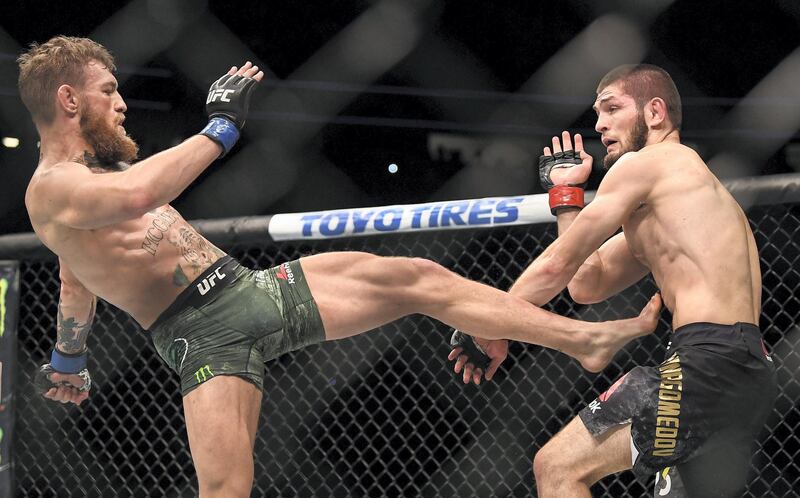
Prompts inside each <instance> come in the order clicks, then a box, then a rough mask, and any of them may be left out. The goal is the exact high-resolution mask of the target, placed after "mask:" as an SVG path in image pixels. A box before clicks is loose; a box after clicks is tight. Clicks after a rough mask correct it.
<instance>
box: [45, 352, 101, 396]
mask: <svg viewBox="0 0 800 498" xmlns="http://www.w3.org/2000/svg"><path fill="white" fill-rule="evenodd" d="M88 358H89V352H88V351H84V352H83V353H78V354H67V353H62V352H60V351H58V350H57V349H53V353H52V354H51V355H50V363H45V364H44V365H42V366H41V367H39V370H37V371H36V375H35V376H34V377H33V385H34V386H35V387H36V391H37V392H38V393H39V394H42V395H43V394H45V393H46V392H47V391H49V390H50V389H52V388H54V387H59V386H62V385H67V386H71V387H74V388H75V389H77V390H78V391H80V392H85V391H88V390H89V389H91V388H92V378H91V377H90V376H89V370H87V368H86V362H87V359H88ZM54 373H60V374H67V375H70V374H72V375H77V376H78V377H80V378H81V379H83V385H82V386H81V387H76V386H73V385H72V384H69V383H64V382H53V381H51V380H50V375H51V374H54Z"/></svg>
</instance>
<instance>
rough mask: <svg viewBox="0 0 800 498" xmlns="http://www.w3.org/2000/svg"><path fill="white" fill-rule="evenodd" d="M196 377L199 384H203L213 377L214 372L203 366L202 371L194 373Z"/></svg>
mask: <svg viewBox="0 0 800 498" xmlns="http://www.w3.org/2000/svg"><path fill="white" fill-rule="evenodd" d="M194 376H195V377H197V382H198V383H202V382H205V381H207V380H208V379H210V378H211V377H213V376H214V372H212V371H211V368H210V367H209V366H208V365H203V366H202V367H200V370H198V371H196V372H195V373H194Z"/></svg>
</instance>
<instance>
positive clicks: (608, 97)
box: [592, 95, 617, 112]
mask: <svg viewBox="0 0 800 498" xmlns="http://www.w3.org/2000/svg"><path fill="white" fill-rule="evenodd" d="M616 98H617V96H616V95H606V96H605V97H603V98H602V99H600V100H599V101H598V102H597V103H595V104H594V105H592V109H594V112H597V104H604V103H606V102H608V101H609V100H614V99H616Z"/></svg>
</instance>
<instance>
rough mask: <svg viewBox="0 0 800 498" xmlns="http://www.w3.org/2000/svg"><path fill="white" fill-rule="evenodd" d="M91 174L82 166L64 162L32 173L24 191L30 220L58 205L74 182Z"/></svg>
mask: <svg viewBox="0 0 800 498" xmlns="http://www.w3.org/2000/svg"><path fill="white" fill-rule="evenodd" d="M91 174H92V173H91V172H90V171H89V170H88V169H87V168H86V166H84V165H83V164H80V163H76V162H72V161H64V162H60V163H56V164H52V165H49V166H46V167H42V166H40V167H38V168H37V169H36V171H34V173H33V176H31V180H30V182H29V183H28V188H27V190H26V191H25V206H26V207H27V209H28V214H29V215H30V216H31V218H34V217H35V216H37V215H39V214H43V213H44V212H45V211H46V210H47V209H48V208H51V207H53V204H56V205H57V204H59V200H60V199H63V198H64V195H63V194H64V193H65V192H70V191H72V189H73V188H74V186H75V182H76V181H80V180H81V179H82V178H83V177H84V175H91Z"/></svg>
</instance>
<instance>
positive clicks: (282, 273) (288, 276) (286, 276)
mask: <svg viewBox="0 0 800 498" xmlns="http://www.w3.org/2000/svg"><path fill="white" fill-rule="evenodd" d="M275 276H276V277H278V278H279V279H281V280H286V281H287V282H288V283H290V284H294V273H292V269H291V268H290V267H289V263H284V264H282V265H281V268H280V270H278V273H277V274H276V275H275Z"/></svg>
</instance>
